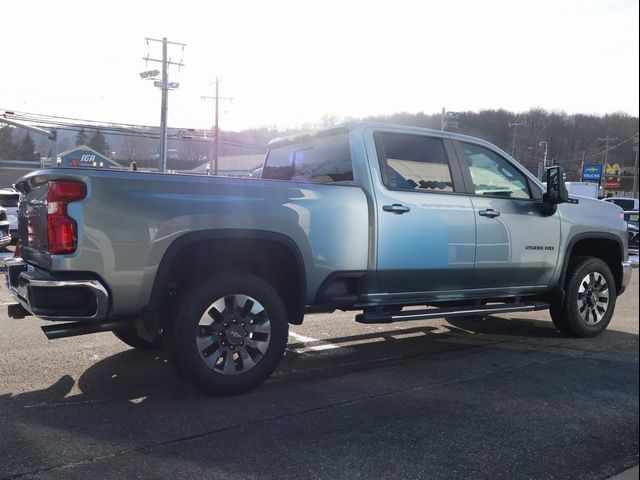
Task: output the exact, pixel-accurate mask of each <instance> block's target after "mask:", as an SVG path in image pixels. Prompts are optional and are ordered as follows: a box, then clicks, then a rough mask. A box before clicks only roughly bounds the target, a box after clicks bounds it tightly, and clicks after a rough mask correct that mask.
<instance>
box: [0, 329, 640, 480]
mask: <svg viewBox="0 0 640 480" xmlns="http://www.w3.org/2000/svg"><path fill="white" fill-rule="evenodd" d="M450 323H451V325H450V327H449V328H448V330H443V329H435V328H434V327H432V326H425V327H415V328H413V327H412V328H406V329H397V330H384V331H383V332H371V333H367V334H363V335H353V336H347V337H334V338H328V339H322V340H323V342H329V343H331V344H332V345H335V346H336V347H337V348H331V349H324V350H313V349H309V347H310V346H311V347H312V346H314V345H313V344H302V343H290V344H289V346H288V349H287V353H286V355H285V357H284V359H283V361H282V362H281V365H280V367H279V368H278V370H277V372H276V373H275V374H274V375H273V376H272V378H271V379H270V380H269V381H268V382H267V383H266V384H265V385H263V386H262V387H259V388H258V389H256V390H255V391H253V392H251V393H249V394H245V395H241V396H236V397H226V398H216V397H209V396H206V395H204V394H201V393H200V392H198V391H197V390H195V389H194V388H193V387H191V386H190V385H189V384H187V383H185V382H184V381H183V380H181V379H180V378H179V377H178V376H177V375H176V374H175V373H174V371H173V368H172V367H171V365H170V362H169V360H168V358H167V356H166V354H165V353H164V352H162V351H159V352H141V351H135V350H126V351H122V352H121V353H118V354H115V355H112V356H110V357H108V358H105V359H104V360H102V361H99V362H98V363H96V364H95V365H93V366H91V367H90V368H89V369H87V370H86V371H85V372H84V373H83V374H82V375H81V376H80V378H79V379H78V381H77V387H78V388H79V390H80V393H77V394H71V392H72V389H73V387H74V385H75V381H74V379H73V378H71V377H70V376H63V377H61V378H60V379H59V380H58V381H57V382H56V383H54V384H53V385H51V386H50V387H48V388H46V389H43V390H39V391H33V392H26V393H22V394H17V395H4V396H0V430H1V431H2V432H3V435H2V437H3V438H4V440H2V443H0V448H1V449H2V451H3V452H4V457H5V460H4V461H3V462H1V464H0V477H4V476H14V475H20V474H23V473H31V474H35V475H36V476H38V477H40V476H41V475H42V476H44V477H45V478H46V477H51V478H70V477H69V475H70V474H72V473H73V472H76V473H77V477H78V478H87V477H90V476H94V477H96V478H104V477H105V476H109V475H106V474H108V473H109V472H110V471H111V470H108V469H107V470H105V465H107V466H108V467H109V468H111V469H113V471H112V473H113V472H117V474H116V473H114V475H113V476H114V477H118V478H128V477H131V476H137V475H138V472H139V469H144V468H145V464H147V468H149V469H150V470H148V472H156V473H157V471H156V470H154V468H158V465H162V468H163V470H162V471H163V474H162V475H160V476H164V477H165V478H169V477H177V476H184V477H185V478H187V477H189V478H194V477H195V476H205V477H206V478H254V477H260V478H274V479H275V478H278V479H281V478H301V477H304V476H306V475H305V473H304V472H307V473H308V472H309V469H310V468H313V469H316V468H317V469H319V470H317V472H321V473H318V475H319V478H329V477H331V478H354V476H355V475H356V474H358V475H360V474H361V475H362V476H363V478H390V476H393V475H394V472H398V471H400V472H404V473H403V474H401V475H400V476H401V477H407V478H435V477H438V476H440V477H442V475H444V474H446V475H445V476H447V477H448V478H470V477H474V478H514V475H515V476H517V475H518V474H522V475H524V476H530V477H535V478H544V477H545V476H547V477H548V476H549V472H552V473H553V472H560V473H562V471H563V470H562V469H563V468H565V467H566V471H565V473H566V474H567V475H568V476H571V474H573V473H575V474H576V475H578V474H579V475H578V476H580V477H581V478H602V475H603V473H602V472H604V471H605V470H606V468H609V467H608V465H609V464H610V463H611V464H615V465H619V464H620V462H622V461H625V462H627V461H631V460H633V459H632V458H631V457H633V455H635V460H634V461H635V462H636V463H637V443H638V442H637V433H638V425H637V408H638V396H637V374H638V373H637V372H638V365H637V363H638V357H637V341H638V336H637V335H631V334H627V333H622V332H615V331H611V332H609V333H608V334H607V335H606V339H605V338H604V337H601V338H600V339H590V340H571V339H566V338H564V337H562V336H561V335H560V334H558V333H557V332H556V331H555V330H554V329H553V327H552V325H551V324H550V323H549V322H541V321H537V320H530V319H520V318H516V319H503V318H498V317H492V318H491V319H489V320H469V319H459V320H453V319H452V320H450ZM445 326H446V325H445ZM503 336H509V337H511V338H508V339H506V340H505V339H504V338H502V337H503ZM516 339H520V340H527V342H525V343H522V344H519V343H518V341H517V340H516ZM531 339H544V341H543V342H540V345H535V344H534V343H535V342H533V341H532V340H531ZM549 339H551V340H553V339H561V340H562V345H563V346H565V345H566V344H567V342H569V343H570V345H571V346H572V347H573V348H571V349H563V348H550V345H549ZM581 342H583V343H581ZM532 343H533V344H534V345H532ZM593 344H596V345H598V344H602V345H604V344H606V345H620V346H622V347H621V349H618V350H617V351H613V352H610V353H609V356H607V357H602V358H601V357H597V356H596V354H593V353H591V356H589V353H588V350H589V349H588V348H587V347H588V346H589V345H593ZM581 345H584V347H585V349H584V350H582V348H581ZM634 345H635V347H634ZM623 354H624V355H623ZM615 355H618V356H617V357H616V356H615ZM621 355H622V356H621ZM625 355H626V356H625ZM549 366H553V368H549ZM321 379H322V380H321ZM634 382H635V384H634ZM603 405H606V408H603ZM634 419H635V420H634ZM624 425H627V426H628V431H621V430H620V429H621V428H624V427H623V426H624ZM612 429H613V430H612ZM614 430H615V431H616V432H618V433H617V435H618V437H616V436H615V435H614V432H613V431H614ZM634 439H635V440H634ZM603 442H604V443H606V445H607V448H605V449H604V451H603V447H602V444H603ZM607 442H608V443H607ZM52 445H53V446H56V445H64V446H65V448H64V451H63V452H60V451H58V449H57V448H52ZM558 451H563V455H562V458H560V457H557V456H554V455H556V453H557V452H558ZM234 452H236V453H237V452H245V453H246V452H250V454H243V455H241V458H242V461H237V456H236V453H234ZM630 452H631V453H630ZM237 454H238V455H240V454H239V453H237ZM381 454H382V455H381ZM416 455H417V456H416ZM585 459H586V460H585ZM607 459H608V460H607ZM629 459H631V460H629ZM607 462H609V463H607ZM115 465H117V468H116V466H115ZM630 465H631V464H630ZM184 468H187V470H183V469H184ZM540 468H542V469H550V470H544V471H545V472H546V474H542V473H541V471H540V470H539V469H540ZM74 469H78V470H77V471H76V470H74ZM603 469H604V470H603ZM142 471H144V470H142ZM584 472H587V473H589V475H586V476H585V475H582V473H584ZM611 473H615V472H611ZM591 474H594V476H590V475H591ZM157 476H158V475H157V474H156V477H157ZM143 477H144V475H143ZM151 477H153V475H151ZM560 477H562V475H560V476H559V477H558V478H560ZM562 478H564V477H562Z"/></svg>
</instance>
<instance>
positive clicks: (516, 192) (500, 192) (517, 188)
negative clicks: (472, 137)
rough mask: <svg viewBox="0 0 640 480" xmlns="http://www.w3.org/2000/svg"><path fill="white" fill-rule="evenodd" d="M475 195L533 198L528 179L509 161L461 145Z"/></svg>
mask: <svg viewBox="0 0 640 480" xmlns="http://www.w3.org/2000/svg"><path fill="white" fill-rule="evenodd" d="M460 145H461V147H462V151H463V152H464V158H465V160H466V163H467V165H469V173H470V175H471V181H472V183H473V188H474V191H473V192H472V193H474V194H475V195H487V196H498V197H507V198H531V195H530V193H529V186H528V185H529V184H528V182H527V178H526V177H525V176H524V175H523V174H522V173H520V172H519V171H518V170H516V168H515V167H514V166H513V165H511V164H510V163H509V162H508V161H507V160H505V159H504V158H502V157H501V156H500V155H498V154H496V153H494V152H492V151H491V150H489V149H487V148H484V147H481V146H479V145H473V144H471V143H460Z"/></svg>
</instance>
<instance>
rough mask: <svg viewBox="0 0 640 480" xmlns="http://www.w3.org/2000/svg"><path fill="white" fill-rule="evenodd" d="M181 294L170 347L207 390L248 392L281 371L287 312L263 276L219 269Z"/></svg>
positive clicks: (190, 375)
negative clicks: (182, 295)
mask: <svg viewBox="0 0 640 480" xmlns="http://www.w3.org/2000/svg"><path fill="white" fill-rule="evenodd" d="M214 275H215V277H214V278H212V279H205V280H203V281H201V282H197V283H196V284H195V285H193V286H192V288H191V289H190V291H188V292H187V293H186V294H185V295H184V297H183V298H182V302H181V305H180V309H179V313H178V316H177V318H176V321H175V324H174V326H173V330H172V335H171V342H170V350H171V354H172V357H173V361H174V363H175V365H176V367H177V368H178V370H179V371H180V372H182V373H183V374H184V375H185V376H187V377H188V378H190V379H191V380H192V381H193V382H194V383H195V384H196V385H198V386H199V387H200V388H202V389H203V390H205V391H207V392H210V393H214V394H221V395H231V394H237V393H242V392H246V391H248V390H251V389H252V388H255V387H256V386H258V385H260V384H261V383H262V382H264V381H265V380H266V379H267V378H268V377H269V375H270V374H271V373H272V372H273V371H274V370H275V369H276V367H277V366H278V363H279V362H280V358H281V357H282V355H283V354H284V350H285V347H286V345H287V337H288V333H289V325H288V322H287V310H286V308H285V305H284V302H283V301H282V298H281V296H280V295H279V294H278V292H277V291H276V290H275V289H274V288H273V287H272V286H271V285H269V284H268V283H267V282H266V281H264V280H263V279H262V278H260V277H257V276H255V275H253V274H249V273H244V272H235V271H224V272H216V273H215V274H214Z"/></svg>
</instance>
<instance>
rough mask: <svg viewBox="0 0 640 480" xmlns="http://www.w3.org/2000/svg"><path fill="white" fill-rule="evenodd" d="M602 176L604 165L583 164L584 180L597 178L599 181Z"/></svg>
mask: <svg viewBox="0 0 640 480" xmlns="http://www.w3.org/2000/svg"><path fill="white" fill-rule="evenodd" d="M601 178H602V165H583V166H582V181H583V182H586V181H588V180H595V181H596V182H599V181H600V179H601Z"/></svg>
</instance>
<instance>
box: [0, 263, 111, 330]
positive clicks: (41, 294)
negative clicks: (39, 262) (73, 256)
mask: <svg viewBox="0 0 640 480" xmlns="http://www.w3.org/2000/svg"><path fill="white" fill-rule="evenodd" d="M5 277H6V280H7V287H8V288H9V291H10V292H11V293H12V294H13V296H14V297H15V298H16V299H17V300H18V302H20V304H21V305H22V306H23V307H24V308H25V309H26V310H27V311H29V312H30V313H32V314H33V315H35V316H37V317H40V318H42V319H44V320H51V321H96V322H99V321H102V320H105V319H106V318H107V314H108V310H109V292H108V291H107V289H106V288H105V287H104V285H102V283H100V281H98V280H95V279H86V278H79V277H70V276H65V277H57V276H55V275H52V274H50V273H49V272H46V271H44V270H39V269H36V268H34V267H32V266H31V265H28V264H27V263H25V262H24V261H23V260H22V259H21V258H11V259H9V260H6V261H5Z"/></svg>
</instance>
